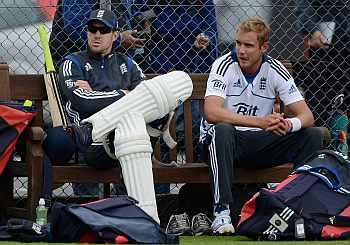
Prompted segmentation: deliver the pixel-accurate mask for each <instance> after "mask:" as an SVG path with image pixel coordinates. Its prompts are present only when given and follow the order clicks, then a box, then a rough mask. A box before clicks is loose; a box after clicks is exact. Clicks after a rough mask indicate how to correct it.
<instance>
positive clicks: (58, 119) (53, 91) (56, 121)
mask: <svg viewBox="0 0 350 245" xmlns="http://www.w3.org/2000/svg"><path fill="white" fill-rule="evenodd" d="M38 33H39V36H40V43H41V47H42V49H43V53H44V61H45V67H46V73H45V74H44V80H45V87H46V93H47V98H48V101H49V107H50V113H51V118H52V124H53V126H54V127H56V126H67V117H66V114H65V110H64V107H63V105H62V100H61V96H60V91H59V88H58V85H57V74H56V71H55V67H54V65H53V61H52V56H51V52H50V47H49V42H48V38H47V34H46V30H45V27H44V25H42V24H41V25H39V28H38Z"/></svg>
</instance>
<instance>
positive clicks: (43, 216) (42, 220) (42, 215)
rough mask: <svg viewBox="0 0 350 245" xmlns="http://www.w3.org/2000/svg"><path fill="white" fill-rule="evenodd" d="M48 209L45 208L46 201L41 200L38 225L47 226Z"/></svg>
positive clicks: (38, 207)
mask: <svg viewBox="0 0 350 245" xmlns="http://www.w3.org/2000/svg"><path fill="white" fill-rule="evenodd" d="M47 210H48V209H47V207H46V206H45V199H44V198H40V200H39V205H38V206H37V208H36V223H37V224H39V225H46V224H47Z"/></svg>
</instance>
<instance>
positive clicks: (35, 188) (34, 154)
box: [26, 144, 44, 219]
mask: <svg viewBox="0 0 350 245" xmlns="http://www.w3.org/2000/svg"><path fill="white" fill-rule="evenodd" d="M26 161H27V163H28V201H27V211H28V218H29V219H34V218H35V208H36V206H37V205H38V202H39V199H40V197H41V194H42V189H43V161H44V158H43V149H42V148H41V145H40V144H27V158H26Z"/></svg>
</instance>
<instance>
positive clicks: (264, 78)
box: [259, 77, 267, 90]
mask: <svg viewBox="0 0 350 245" xmlns="http://www.w3.org/2000/svg"><path fill="white" fill-rule="evenodd" d="M266 81H267V79H266V77H262V78H261V79H260V85H259V89H260V90H265V89H266Z"/></svg>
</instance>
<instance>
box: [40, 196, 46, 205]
mask: <svg viewBox="0 0 350 245" xmlns="http://www.w3.org/2000/svg"><path fill="white" fill-rule="evenodd" d="M39 205H42V206H45V199H44V198H40V199H39Z"/></svg>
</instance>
